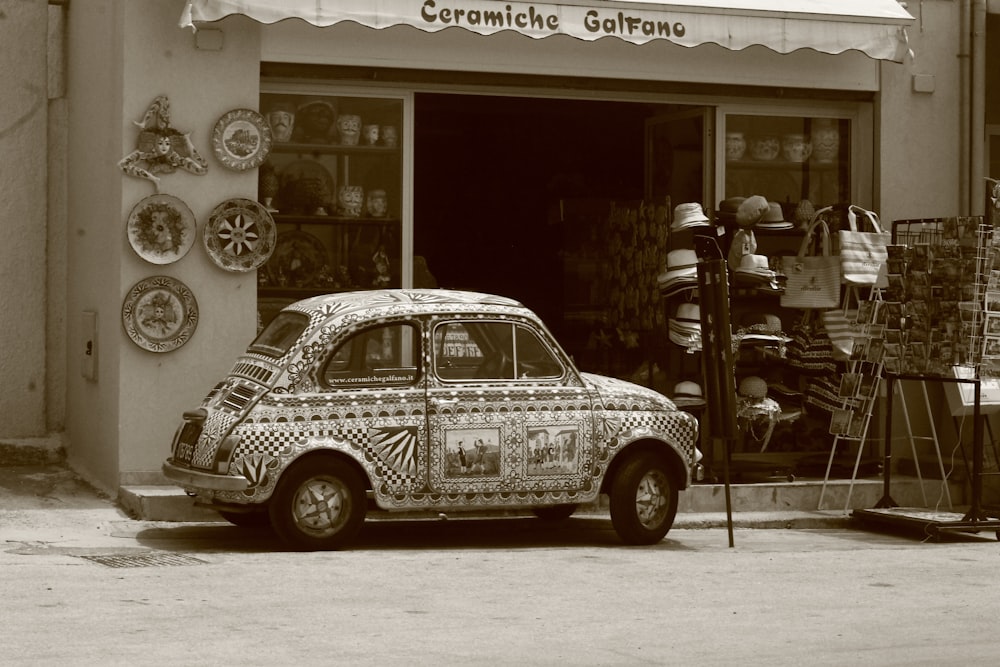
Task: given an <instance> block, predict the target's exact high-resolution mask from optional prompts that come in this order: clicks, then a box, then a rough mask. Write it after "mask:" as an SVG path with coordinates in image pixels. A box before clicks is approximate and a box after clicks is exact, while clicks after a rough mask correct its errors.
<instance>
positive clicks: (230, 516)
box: [219, 510, 271, 528]
mask: <svg viewBox="0 0 1000 667" xmlns="http://www.w3.org/2000/svg"><path fill="white" fill-rule="evenodd" d="M219 515H220V516H221V517H222V518H223V519H225V520H226V521H228V522H229V523H231V524H233V525H234V526H239V527H240V528H264V527H267V526H270V525H271V518H270V517H269V516H268V515H267V510H256V511H253V512H225V511H221V510H220V511H219Z"/></svg>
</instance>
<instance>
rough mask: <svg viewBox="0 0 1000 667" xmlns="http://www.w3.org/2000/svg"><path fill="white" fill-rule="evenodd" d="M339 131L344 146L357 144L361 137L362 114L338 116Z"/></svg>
mask: <svg viewBox="0 0 1000 667" xmlns="http://www.w3.org/2000/svg"><path fill="white" fill-rule="evenodd" d="M337 131H338V132H339V133H340V143H341V144H343V145H344V146H357V145H358V140H359V139H360V138H361V116H358V115H355V114H341V115H340V116H337Z"/></svg>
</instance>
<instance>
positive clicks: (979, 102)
mask: <svg viewBox="0 0 1000 667" xmlns="http://www.w3.org/2000/svg"><path fill="white" fill-rule="evenodd" d="M970 84H971V87H970V90H971V94H972V105H971V113H970V120H969V128H970V129H971V131H972V134H971V136H970V137H969V139H970V141H969V145H970V146H971V150H970V151H969V159H970V160H971V164H970V167H969V171H970V175H971V179H972V180H971V182H970V183H969V186H970V187H969V198H970V204H971V205H970V207H969V208H970V211H969V214H970V215H984V214H985V213H986V182H985V181H984V177H985V176H988V175H989V174H987V173H986V165H985V164H983V162H984V160H985V158H986V150H985V149H986V146H985V142H986V0H972V81H970Z"/></svg>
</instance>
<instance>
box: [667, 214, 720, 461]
mask: <svg viewBox="0 0 1000 667" xmlns="http://www.w3.org/2000/svg"><path fill="white" fill-rule="evenodd" d="M667 210H668V215H669V227H668V229H669V236H668V251H667V256H666V262H665V265H664V266H663V267H662V270H661V271H660V273H659V275H658V276H657V279H656V283H657V287H658V289H659V292H660V298H661V301H662V302H663V304H664V308H665V310H666V313H665V315H666V318H667V338H668V339H669V342H670V345H669V346H668V347H669V348H670V349H669V352H668V356H669V358H668V361H667V364H668V367H669V369H670V376H671V377H672V379H673V381H674V383H675V384H674V385H673V391H672V394H671V398H672V399H673V400H674V403H675V404H676V405H677V407H678V408H680V409H682V410H687V411H690V412H692V413H694V414H696V415H700V413H701V411H702V410H703V409H704V408H705V399H704V396H703V393H702V386H701V380H702V375H703V371H702V365H701V355H700V352H701V348H702V345H701V344H702V340H701V309H700V303H699V299H698V255H697V253H696V252H695V247H694V236H695V234H696V233H698V232H701V231H707V230H709V229H710V228H711V227H712V222H711V220H710V219H709V217H708V215H707V214H706V212H705V209H704V207H703V206H702V204H701V203H699V202H683V203H680V204H677V205H676V206H674V207H673V208H671V207H670V206H669V204H668V207H667ZM709 458H711V456H710V454H709Z"/></svg>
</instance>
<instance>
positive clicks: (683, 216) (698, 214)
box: [670, 203, 708, 232]
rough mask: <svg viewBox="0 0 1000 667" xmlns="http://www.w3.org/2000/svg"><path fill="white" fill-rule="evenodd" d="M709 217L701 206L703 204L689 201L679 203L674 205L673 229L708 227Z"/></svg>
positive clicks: (671, 226) (671, 227)
mask: <svg viewBox="0 0 1000 667" xmlns="http://www.w3.org/2000/svg"><path fill="white" fill-rule="evenodd" d="M707 226H708V217H706V216H705V212H704V211H703V210H702V208H701V204H698V203H688V204H678V205H677V206H675V207H674V221H673V222H672V223H671V224H670V229H671V230H672V231H675V232H676V231H679V230H681V229H688V228H690V227H707Z"/></svg>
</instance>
